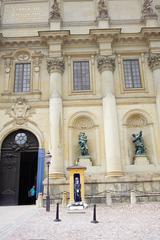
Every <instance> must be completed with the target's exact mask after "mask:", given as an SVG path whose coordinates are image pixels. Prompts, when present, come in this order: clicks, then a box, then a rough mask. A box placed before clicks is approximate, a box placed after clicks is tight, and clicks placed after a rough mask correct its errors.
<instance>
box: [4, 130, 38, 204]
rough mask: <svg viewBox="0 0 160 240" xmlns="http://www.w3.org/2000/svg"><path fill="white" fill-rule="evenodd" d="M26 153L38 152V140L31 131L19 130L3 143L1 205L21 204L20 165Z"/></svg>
mask: <svg viewBox="0 0 160 240" xmlns="http://www.w3.org/2000/svg"><path fill="white" fill-rule="evenodd" d="M25 151H30V152H32V151H33V153H35V152H36V151H38V141H37V138H36V137H35V135H33V134H32V133H31V132H29V131H26V130H23V129H19V130H17V131H15V132H13V133H11V134H10V135H8V136H7V137H6V138H5V140H4V141H3V144H2V149H1V158H0V205H17V204H19V183H20V175H21V174H20V169H21V168H20V165H21V164H20V163H21V156H22V155H23V154H22V153H23V152H25ZM28 171H30V170H29V168H28Z"/></svg>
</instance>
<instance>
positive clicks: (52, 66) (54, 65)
mask: <svg viewBox="0 0 160 240" xmlns="http://www.w3.org/2000/svg"><path fill="white" fill-rule="evenodd" d="M64 69H65V64H64V60H63V58H62V57H52V58H48V59H47V70H48V73H49V74H50V73H52V72H57V71H58V72H60V73H63V72H64Z"/></svg>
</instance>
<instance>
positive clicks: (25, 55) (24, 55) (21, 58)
mask: <svg viewBox="0 0 160 240" xmlns="http://www.w3.org/2000/svg"><path fill="white" fill-rule="evenodd" d="M29 58H30V56H29V54H28V53H21V54H19V55H18V56H17V59H18V60H19V61H28V60H29Z"/></svg>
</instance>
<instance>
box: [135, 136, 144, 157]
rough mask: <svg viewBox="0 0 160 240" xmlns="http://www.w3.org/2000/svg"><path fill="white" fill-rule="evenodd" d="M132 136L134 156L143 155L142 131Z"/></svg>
mask: <svg viewBox="0 0 160 240" xmlns="http://www.w3.org/2000/svg"><path fill="white" fill-rule="evenodd" d="M132 136H133V138H134V139H133V141H132V142H133V143H134V145H135V155H136V156H140V155H144V154H145V153H146V148H145V146H144V139H143V135H142V131H140V132H139V133H137V134H132Z"/></svg>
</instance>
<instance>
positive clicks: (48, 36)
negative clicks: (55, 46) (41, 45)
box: [38, 30, 70, 41]
mask: <svg viewBox="0 0 160 240" xmlns="http://www.w3.org/2000/svg"><path fill="white" fill-rule="evenodd" d="M38 35H39V36H40V38H41V39H42V40H44V41H56V40H60V41H64V39H65V38H67V37H68V36H69V35H70V30H59V31H39V32H38Z"/></svg>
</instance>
